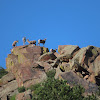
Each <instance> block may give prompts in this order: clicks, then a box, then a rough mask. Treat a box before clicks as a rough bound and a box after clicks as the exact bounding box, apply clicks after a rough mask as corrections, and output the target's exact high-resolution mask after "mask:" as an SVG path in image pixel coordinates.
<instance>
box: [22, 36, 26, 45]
mask: <svg viewBox="0 0 100 100" xmlns="http://www.w3.org/2000/svg"><path fill="white" fill-rule="evenodd" d="M22 40H23V45H25V42H26V37H23V38H22Z"/></svg>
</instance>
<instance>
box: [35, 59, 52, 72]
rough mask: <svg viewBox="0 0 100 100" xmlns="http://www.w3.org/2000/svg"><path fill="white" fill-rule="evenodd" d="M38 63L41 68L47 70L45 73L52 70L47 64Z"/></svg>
mask: <svg viewBox="0 0 100 100" xmlns="http://www.w3.org/2000/svg"><path fill="white" fill-rule="evenodd" d="M36 63H37V64H38V65H39V67H42V68H43V69H44V70H45V72H48V71H50V70H52V66H51V65H50V64H49V63H47V62H43V61H41V62H39V61H37V62H36Z"/></svg>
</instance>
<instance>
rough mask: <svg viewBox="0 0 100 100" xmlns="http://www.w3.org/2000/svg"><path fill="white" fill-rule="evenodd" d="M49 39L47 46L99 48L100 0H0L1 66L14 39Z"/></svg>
mask: <svg viewBox="0 0 100 100" xmlns="http://www.w3.org/2000/svg"><path fill="white" fill-rule="evenodd" d="M23 36H26V38H28V39H29V40H36V41H37V40H38V39H44V38H47V41H46V44H45V47H48V48H49V49H50V48H53V49H55V48H58V45H69V44H70V45H78V46H80V47H86V46H88V45H94V46H97V47H100V0H0V37H1V39H0V65H1V66H2V67H4V68H6V67H5V66H6V64H5V58H6V57H7V55H8V54H9V53H10V49H11V48H12V42H13V41H15V40H19V43H18V46H19V45H22V44H23V43H22V37H23Z"/></svg>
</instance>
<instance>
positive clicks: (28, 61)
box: [0, 45, 100, 100]
mask: <svg viewBox="0 0 100 100" xmlns="http://www.w3.org/2000/svg"><path fill="white" fill-rule="evenodd" d="M58 52H59V53H57V52H54V53H53V52H49V50H48V48H45V47H40V46H34V45H25V46H17V47H14V48H13V49H12V50H11V54H8V57H7V58H6V67H7V71H8V74H7V75H5V76H3V77H2V78H1V79H0V98H2V100H4V99H5V100H7V99H6V98H7V96H12V95H13V94H17V95H16V100H27V99H31V92H29V91H25V92H23V93H18V90H17V88H18V87H22V86H24V87H25V88H28V87H30V86H31V85H34V84H37V83H40V82H42V81H44V80H45V79H46V78H47V75H46V73H47V72H48V71H50V70H53V69H55V70H56V74H55V78H56V79H63V80H67V81H68V84H69V85H70V86H71V87H72V86H73V83H74V84H76V85H77V84H81V85H82V86H83V87H84V88H85V93H86V94H88V93H89V94H92V92H93V93H96V92H97V90H98V85H100V48H98V47H95V46H87V47H83V48H79V46H74V45H60V46H58ZM13 86H14V87H13ZM4 97H5V98H4Z"/></svg>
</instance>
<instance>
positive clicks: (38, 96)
mask: <svg viewBox="0 0 100 100" xmlns="http://www.w3.org/2000/svg"><path fill="white" fill-rule="evenodd" d="M84 91H85V89H84V88H83V87H82V86H80V85H79V86H74V87H72V88H71V87H70V86H68V85H66V81H63V80H58V79H54V78H48V79H47V80H46V81H45V82H43V83H42V84H41V85H40V86H38V87H37V88H34V94H33V98H32V100H97V98H96V96H95V95H92V96H88V97H84V96H83V95H82V94H83V93H84Z"/></svg>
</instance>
